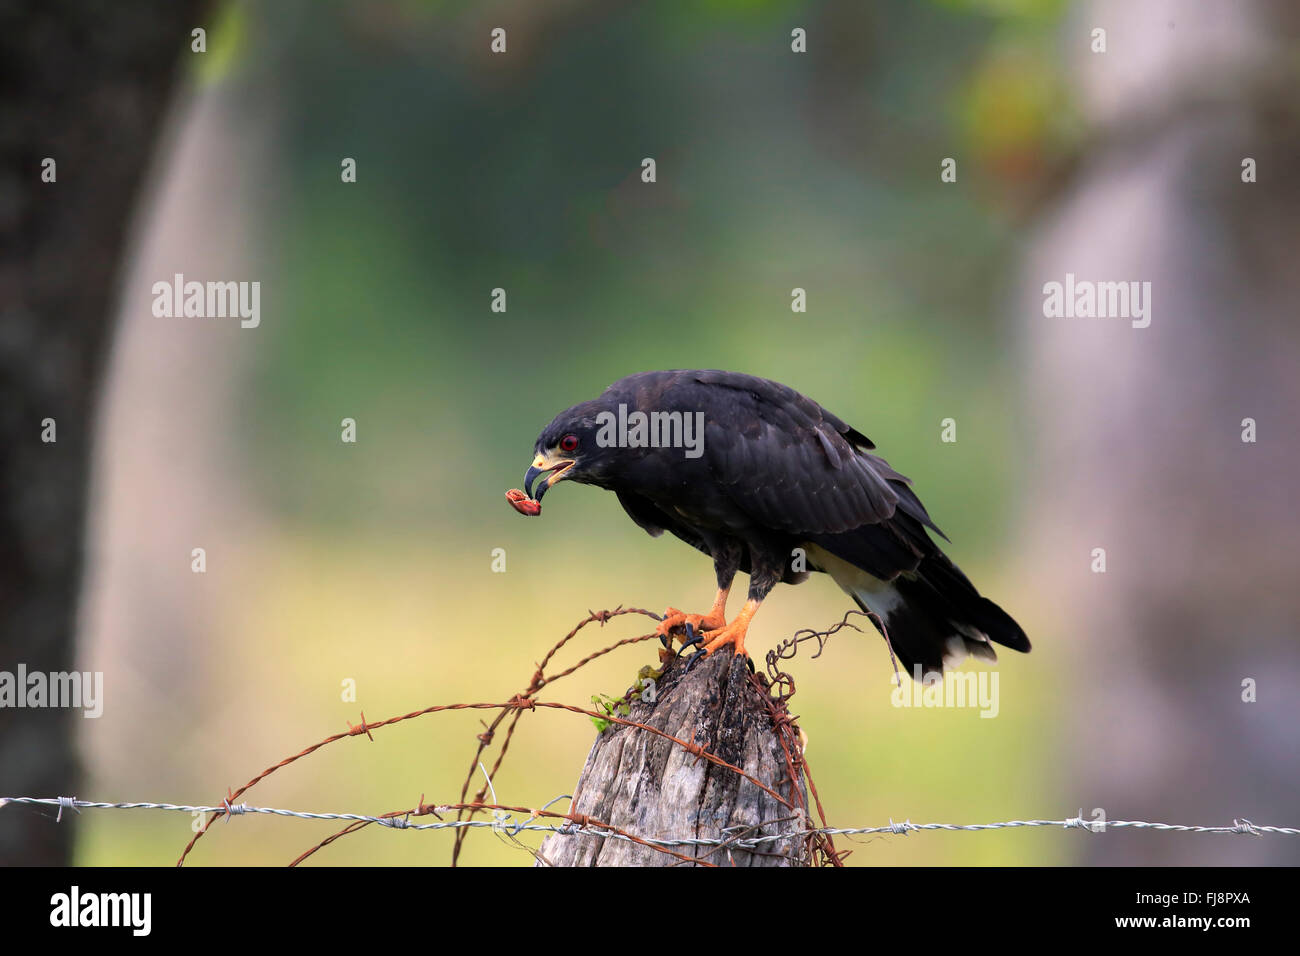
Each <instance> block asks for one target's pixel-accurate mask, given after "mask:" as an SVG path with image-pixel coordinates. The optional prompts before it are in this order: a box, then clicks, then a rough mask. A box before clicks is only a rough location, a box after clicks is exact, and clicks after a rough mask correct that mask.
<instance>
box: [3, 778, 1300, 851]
mask: <svg viewBox="0 0 1300 956" xmlns="http://www.w3.org/2000/svg"><path fill="white" fill-rule="evenodd" d="M566 799H569V795H568V794H564V795H561V796H558V797H555V798H554V799H553V800H551V801H549V802H548V803H546V804H545V805H544V806H543V807H542V808H541V809H538V810H530V809H527V808H523V807H510V806H505V805H502V804H494V803H484V804H469V805H466V804H441V805H436V806H426V805H424V804H423V803H422V804H421V807H420V808H418V809H416V810H412V811H405V812H401V813H397V814H386V815H384V816H373V815H370V814H364V813H333V812H316V811H308V810H287V809H284V808H281V807H259V806H251V805H249V804H246V803H235V804H232V803H230V802H228V801H227V802H223V803H221V804H219V805H216V806H200V805H194V804H177V803H154V802H150V801H133V802H121V803H108V802H104V801H98V800H81V799H78V798H76V797H0V808H3V807H4V806H6V805H7V804H11V803H13V804H23V805H29V806H48V807H57V808H58V819H62V816H63V812H64V811H65V810H71V811H76V812H77V813H80V812H81V811H82V810H160V811H172V812H178V813H189V814H195V813H204V814H207V813H213V814H224V815H225V817H226V819H227V820H229V819H230V818H231V817H234V816H241V815H243V814H249V813H251V814H265V815H270V816H277V817H290V818H294V819H298V820H336V821H345V822H350V823H373V824H376V825H378V826H383V827H388V828H389V829H392V830H452V831H459V830H480V829H482V830H494V831H497V832H499V833H502V834H503V835H506V836H509V837H516V836H518V835H519V834H520V833H526V832H536V833H546V834H559V835H561V836H581V835H588V836H594V837H600V838H602V839H614V840H624V841H628V842H638V843H645V844H649V845H652V846H655V847H660V848H663V849H680V848H684V847H721V846H725V847H728V848H730V849H735V850H757V849H761V848H762V847H763V846H765V845H766V844H770V843H777V842H781V841H788V840H790V839H792V838H796V839H804V838H810V837H816V836H876V835H897V836H906V835H907V834H909V833H917V832H925V831H950V832H965V833H978V832H984V831H992V830H1010V829H1023V828H1029V827H1056V828H1060V829H1065V830H1086V831H1088V832H1090V833H1104V832H1107V831H1110V830H1122V829H1130V830H1155V831H1159V832H1166V833H1228V834H1234V835H1250V836H1269V835H1272V836H1300V828H1297V827H1279V826H1266V825H1263V824H1257V823H1252V822H1251V821H1250V820H1246V819H1234V820H1233V821H1232V825H1231V826H1201V825H1194V824H1182V823H1158V822H1152V821H1147V820H1085V819H1084V818H1082V817H1067V818H1066V819H1063V820H1006V821H1002V822H997V823H912V822H911V821H910V820H906V821H903V822H901V823H899V822H895V821H893V820H891V821H890V822H889V823H888V824H886V825H884V826H873V827H810V828H807V829H804V830H801V831H795V832H793V833H791V832H786V833H776V834H770V835H760V836H739V835H728V834H729V833H730V831H732V830H737V831H738V830H745V831H752V830H754V829H758V828H759V827H761V826H763V825H764V824H758V825H746V826H743V827H736V828H729V829H724V830H723V834H724V836H723V837H720V838H718V837H683V838H680V839H672V840H663V839H656V838H653V837H633V836H631V835H630V834H627V833H624V832H622V831H620V830H619V829H618V828H616V827H612V826H606V825H602V824H600V823H598V822H590V821H588V822H577V821H574V820H572V819H569V815H568V814H558V813H555V814H553V813H551V812H550V811H549V809H548V808H549V807H551V806H552V805H553V804H555V803H557V802H559V801H561V800H566ZM471 808H472V809H475V810H481V811H488V812H493V813H497V814H499V813H511V814H513V813H525V814H528V817H527V818H526V819H524V820H522V821H516V820H514V819H513V818H511V819H509V820H504V819H502V818H501V817H499V816H497V817H494V818H493V819H491V820H481V819H480V820H476V819H459V820H443V819H441V818H439V819H438V820H436V821H434V822H430V823H416V822H412V821H411V820H410V817H411V816H412V815H419V813H421V812H423V813H428V814H433V815H435V816H437V815H438V814H441V813H449V812H451V811H453V810H465V809H471ZM543 816H555V817H561V818H564V819H565V821H566V822H564V823H562V824H559V823H556V824H548V823H538V822H536V821H537V819H538V818H539V817H543ZM691 862H694V861H693V860H692V861H691Z"/></svg>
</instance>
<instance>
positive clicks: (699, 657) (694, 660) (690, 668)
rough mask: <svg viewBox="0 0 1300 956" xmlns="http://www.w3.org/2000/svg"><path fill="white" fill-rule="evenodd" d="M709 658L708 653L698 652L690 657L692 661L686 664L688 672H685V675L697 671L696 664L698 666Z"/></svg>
mask: <svg viewBox="0 0 1300 956" xmlns="http://www.w3.org/2000/svg"><path fill="white" fill-rule="evenodd" d="M708 656H709V655H708V652H707V651H696V652H695V653H694V654H692V655H691V656H690V659H689V660H688V661H687V662H686V670H685V671H683V673H686V674H689V673H690V672H691V671H693V670H694V669H695V665H696V664H698V663H699V662H700V661H701V660H703V659H704V658H706V657H708Z"/></svg>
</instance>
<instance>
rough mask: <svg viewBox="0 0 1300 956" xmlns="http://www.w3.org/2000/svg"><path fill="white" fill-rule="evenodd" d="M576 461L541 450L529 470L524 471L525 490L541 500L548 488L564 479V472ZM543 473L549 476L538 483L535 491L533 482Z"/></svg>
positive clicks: (530, 495)
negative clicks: (554, 456)
mask: <svg viewBox="0 0 1300 956" xmlns="http://www.w3.org/2000/svg"><path fill="white" fill-rule="evenodd" d="M575 463H576V462H575V461H574V459H572V458H551V457H549V456H548V455H547V454H546V453H545V452H539V453H538V455H537V457H536V458H534V459H533V463H532V465H531V466H530V467H529V469H528V471H526V472H525V473H524V491H526V492H527V493H528V496H529V497H530V498H532V499H533V500H534V501H537V502H540V501H541V500H542V495H544V494H546V492H547V489H549V488H550V487H551V485H553V484H555V483H556V482H557V481H559V480H560V479H562V478H563V477H564V473H565V472H566V471H568V470H569V469H570V468H572V467H573V466H574V464H575ZM543 475H547V476H548V477H546V478H545V479H543V480H542V481H539V482H538V483H537V488H536V491H535V492H534V489H533V482H534V481H537V479H538V478H540V477H541V476H543Z"/></svg>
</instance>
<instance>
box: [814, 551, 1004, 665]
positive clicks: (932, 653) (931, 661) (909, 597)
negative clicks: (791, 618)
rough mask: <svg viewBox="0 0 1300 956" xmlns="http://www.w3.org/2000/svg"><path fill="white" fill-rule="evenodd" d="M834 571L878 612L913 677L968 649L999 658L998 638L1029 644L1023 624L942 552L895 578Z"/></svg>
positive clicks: (856, 597)
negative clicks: (848, 575)
mask: <svg viewBox="0 0 1300 956" xmlns="http://www.w3.org/2000/svg"><path fill="white" fill-rule="evenodd" d="M855 570H856V569H855ZM834 576H835V579H836V581H837V583H839V585H840V587H842V588H843V589H844V590H845V591H847V592H848V593H849V594H850V595H851V596H852V597H853V599H854V601H856V602H857V604H858V606H859V607H860V608H862V610H864V611H871V612H873V613H874V615H875V616H876V617H877V618H879V620H875V619H873V623H874V624H875V625H876V628H877V629H878V630H880V631H881V633H882V634H884V635H885V636H886V637H887V638H888V640H889V645H890V647H891V648H892V649H893V652H894V654H895V655H897V657H898V661H899V663H900V664H901V665H902V667H903V668H904V669H905V670H906V671H907V674H908V676H909V677H916V676H917V675H918V674H920V675H922V676H924V675H927V674H930V673H932V672H939V673H942V672H943V670H944V669H945V668H949V667H955V666H956V665H957V664H959V663H961V661H962V660H964V659H965V658H966V657H967V656H968V655H970V656H973V657H978V658H981V659H982V660H986V661H996V660H997V659H998V656H997V654H996V652H995V651H994V650H993V644H995V643H996V644H1001V645H1003V646H1004V647H1009V648H1011V649H1012V650H1016V651H1028V650H1029V638H1028V637H1026V636H1025V632H1024V631H1023V630H1021V628H1020V625H1019V624H1017V623H1016V622H1015V621H1014V620H1013V619H1012V617H1011V615H1009V614H1007V612H1006V611H1004V610H1002V608H1000V607H998V606H997V605H996V604H994V603H993V602H992V601H990V600H989V599H988V598H986V597H982V596H981V595H980V593H979V592H978V591H976V590H975V586H974V585H973V584H971V583H970V580H969V579H968V578H967V577H966V575H964V574H962V572H961V570H960V569H959V568H958V567H957V566H956V565H954V564H953V563H952V562H951V561H949V560H948V558H947V557H946V556H944V555H943V553H942V552H936V553H934V554H931V555H928V556H927V557H926V558H925V559H924V560H922V561H921V563H920V565H919V566H918V567H917V569H916V570H915V571H911V572H905V573H903V574H900V575H898V576H897V577H895V578H894V579H893V580H892V581H887V582H886V581H880V580H878V579H876V578H873V577H871V576H870V575H867V574H865V573H863V572H860V571H859V572H858V573H857V574H856V575H852V576H851V579H850V580H848V581H845V580H841V576H840V575H834ZM882 623H883V627H882V626H881V625H882ZM918 668H919V670H918Z"/></svg>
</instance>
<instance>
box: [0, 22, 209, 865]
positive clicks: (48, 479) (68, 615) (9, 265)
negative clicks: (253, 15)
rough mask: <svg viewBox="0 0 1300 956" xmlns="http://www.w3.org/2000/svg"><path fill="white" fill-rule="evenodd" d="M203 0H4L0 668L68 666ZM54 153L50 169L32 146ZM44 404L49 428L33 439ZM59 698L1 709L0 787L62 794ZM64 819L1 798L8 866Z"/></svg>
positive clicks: (50, 847) (67, 728) (67, 774)
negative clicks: (143, 220)
mask: <svg viewBox="0 0 1300 956" xmlns="http://www.w3.org/2000/svg"><path fill="white" fill-rule="evenodd" d="M204 6H205V4H203V3H201V2H198V0H143V2H138V3H129V4H112V3H100V4H95V3H85V2H77V0H25V2H18V0H15V2H6V3H4V4H3V6H0V64H3V66H0V70H2V71H3V84H4V95H3V97H0V111H2V112H0V153H2V154H3V162H2V163H0V221H2V222H3V229H0V233H2V234H3V235H4V237H5V238H4V252H3V255H2V256H0V310H2V314H0V670H7V671H10V672H13V671H14V670H15V669H16V667H17V666H18V665H19V664H20V663H21V664H24V665H26V667H27V670H28V671H29V672H33V671H42V672H51V671H71V670H72V669H73V668H74V667H75V661H74V657H75V654H74V650H75V643H74V635H75V623H76V612H77V594H78V588H79V583H80V577H81V572H82V552H83V548H82V530H83V525H84V515H85V496H86V478H87V466H88V463H89V458H90V449H91V436H92V426H93V423H94V412H95V399H96V396H97V391H98V388H99V379H100V371H101V369H102V367H103V362H104V357H105V354H106V352H107V349H108V345H109V339H110V335H109V331H110V316H111V309H112V305H113V299H114V297H115V292H116V290H115V288H114V282H115V279H116V277H117V274H118V268H119V266H120V265H121V262H122V258H123V252H124V247H125V243H126V238H127V229H128V226H129V223H130V217H131V211H132V208H133V203H134V199H135V197H136V194H137V192H138V190H139V187H140V185H141V182H142V179H143V177H144V173H145V171H146V169H147V166H148V162H149V159H150V157H151V154H152V149H153V145H154V142H155V139H156V138H157V135H158V132H159V128H160V125H161V122H162V119H163V114H164V108H165V106H166V103H167V100H168V97H169V94H170V92H171V90H172V87H173V84H174V83H175V80H176V73H177V68H178V64H179V62H180V57H181V56H182V54H183V53H185V52H186V51H187V50H188V48H189V39H190V30H191V29H192V28H193V27H195V26H199V25H202V24H201V23H200V21H199V20H198V19H197V18H198V14H199V11H200V10H201V9H202V8H203V7H204ZM47 157H48V158H51V159H53V160H54V161H55V163H56V164H57V165H56V167H55V170H56V177H57V178H56V180H55V181H54V182H42V179H41V174H42V162H43V161H44V160H45V159H46V158H47ZM45 419H53V420H54V428H55V429H56V432H55V435H56V439H57V440H56V441H54V442H46V441H43V440H42V431H43V426H42V422H43V420H45ZM80 719H82V718H81V715H80V713H79V712H77V711H73V710H68V709H63V710H60V709H36V710H32V709H22V710H15V709H8V708H4V709H0V791H3V794H4V795H29V796H57V795H72V794H73V793H75V791H76V789H77V783H78V778H79V766H78V761H77V758H76V754H75V741H74V735H75V732H76V722H77V721H79V720H80ZM72 835H73V829H72V825H71V821H69V820H68V819H67V815H65V817H64V821H63V823H62V824H60V825H59V826H57V827H55V826H52V825H47V824H45V823H44V821H41V822H40V823H39V824H38V823H37V822H36V821H34V820H33V819H32V817H31V815H30V814H28V813H20V812H15V810H14V808H12V807H11V808H9V809H8V810H7V811H6V812H4V813H0V865H6V864H13V863H27V864H60V863H67V862H69V860H70V856H71V847H72Z"/></svg>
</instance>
